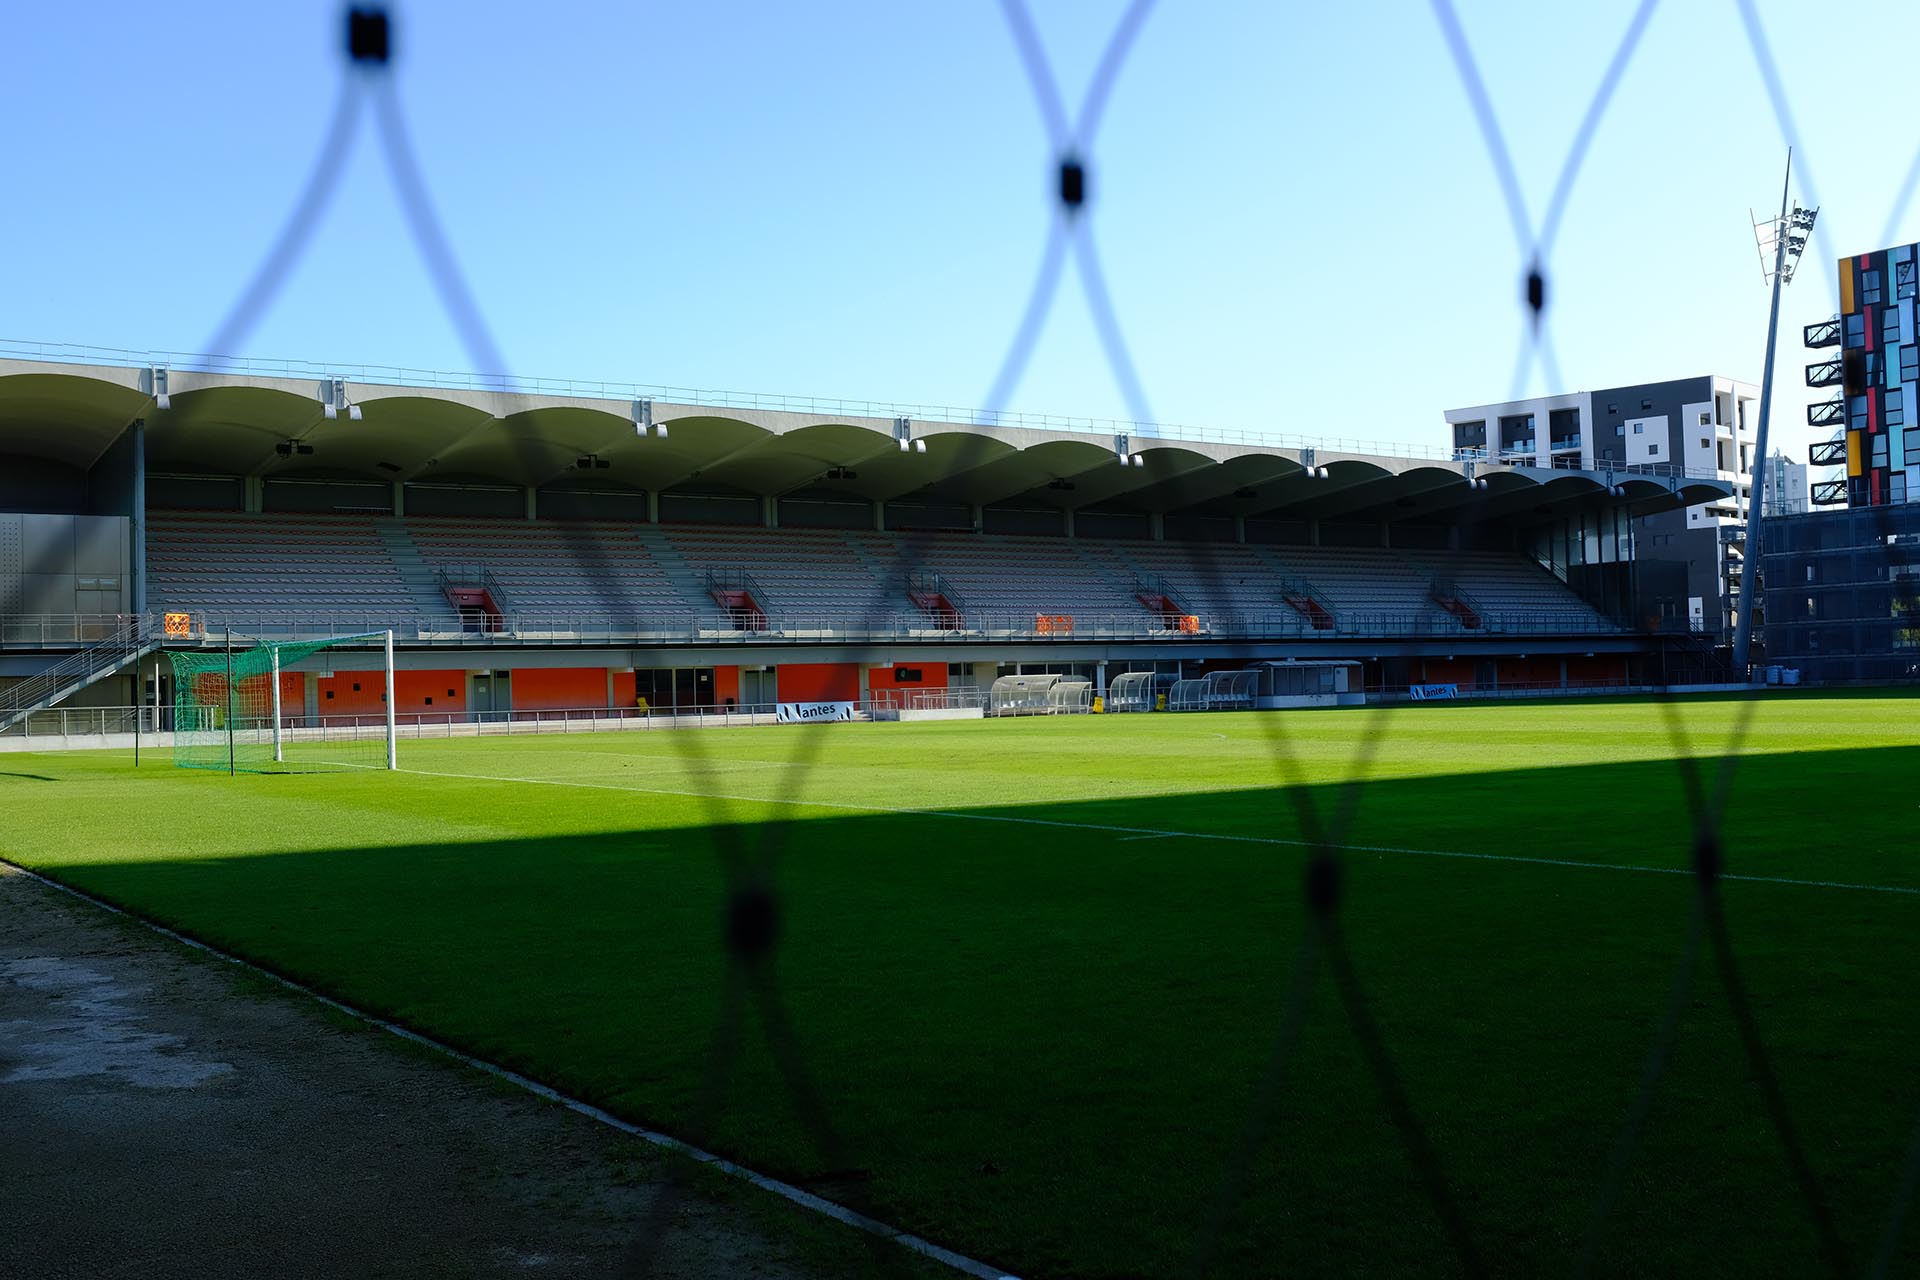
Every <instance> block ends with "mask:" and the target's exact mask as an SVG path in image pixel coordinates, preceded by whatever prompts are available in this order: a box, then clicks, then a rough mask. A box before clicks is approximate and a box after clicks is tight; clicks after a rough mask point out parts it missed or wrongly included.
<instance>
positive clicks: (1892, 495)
mask: <svg viewBox="0 0 1920 1280" xmlns="http://www.w3.org/2000/svg"><path fill="white" fill-rule="evenodd" d="M1887 497H1888V499H1889V500H1891V501H1893V502H1905V501H1906V500H1907V477H1906V476H1905V474H1903V473H1902V472H1899V471H1896V472H1894V473H1893V474H1892V475H1891V476H1888V477H1887Z"/></svg>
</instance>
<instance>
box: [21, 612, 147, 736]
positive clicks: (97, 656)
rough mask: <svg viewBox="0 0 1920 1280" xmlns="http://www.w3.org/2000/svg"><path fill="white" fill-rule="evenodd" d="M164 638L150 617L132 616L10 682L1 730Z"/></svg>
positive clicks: (94, 680)
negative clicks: (104, 635) (102, 636)
mask: <svg viewBox="0 0 1920 1280" xmlns="http://www.w3.org/2000/svg"><path fill="white" fill-rule="evenodd" d="M164 639H165V633H164V631H163V629H162V628H160V627H157V626H155V625H154V624H153V620H152V619H150V618H129V619H128V620H127V622H126V623H125V624H124V625H123V626H121V628H120V629H119V630H118V631H116V632H114V633H113V635H111V636H109V637H108V638H107V639H105V640H102V641H101V642H100V643H99V644H96V645H94V646H93V647H92V648H91V649H82V650H81V651H80V652H79V653H76V654H74V655H72V656H71V657H69V658H66V659H64V660H62V661H61V662H58V663H56V664H55V665H53V666H51V667H48V668H47V669H46V670H45V671H42V672H40V673H39V674H38V675H31V676H28V677H27V678H26V679H25V680H21V681H18V682H16V683H15V684H12V685H9V686H8V687H7V689H6V690H5V691H4V692H0V732H5V731H6V730H8V729H10V728H12V727H13V726H14V725H16V724H18V723H19V722H20V721H22V720H24V719H26V718H27V717H28V716H30V715H32V714H33V713H34V712H36V711H45V710H46V709H47V708H48V707H51V706H54V705H56V704H58V703H60V702H64V701H65V700H66V699H68V698H71V697H72V696H73V695H74V694H76V693H79V692H80V691H81V690H82V689H85V688H86V687H87V686H89V685H92V684H96V683H98V682H99V681H101V680H104V679H106V678H107V677H108V676H110V675H112V674H113V673H114V672H116V671H118V670H120V669H121V668H122V667H125V666H126V665H127V664H129V663H132V662H138V661H139V660H140V659H141V658H144V657H145V656H146V655H147V654H149V653H152V652H153V651H154V650H155V649H158V648H159V647H160V645H161V642H162V641H163V640H164Z"/></svg>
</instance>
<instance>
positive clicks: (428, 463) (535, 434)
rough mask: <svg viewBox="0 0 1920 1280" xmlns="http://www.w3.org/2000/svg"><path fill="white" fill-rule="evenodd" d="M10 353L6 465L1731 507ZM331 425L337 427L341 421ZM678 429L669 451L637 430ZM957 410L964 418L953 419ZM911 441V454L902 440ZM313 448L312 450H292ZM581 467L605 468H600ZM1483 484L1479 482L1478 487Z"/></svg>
mask: <svg viewBox="0 0 1920 1280" xmlns="http://www.w3.org/2000/svg"><path fill="white" fill-rule="evenodd" d="M156 381H157V379H156V376H155V373H154V371H153V369H151V368H148V367H144V366H136V365H131V364H126V365H123V364H116V363H99V364H90V363H81V362H70V361H66V360H58V359H53V360H42V359H0V454H16V455H26V456H30V457H38V458H46V459H52V460H55V461H58V462H61V463H64V464H67V465H71V466H75V467H86V466H90V465H91V464H92V463H93V462H94V461H95V460H96V459H98V458H99V456H100V455H101V454H102V453H104V452H105V451H106V450H107V448H108V447H109V446H110V445H111V444H112V443H113V442H114V441H115V440H116V439H117V438H118V437H119V436H120V435H121V433H123V432H124V431H125V430H127V428H128V427H129V425H130V424H131V423H133V422H134V421H135V420H140V421H143V422H144V423H145V424H146V432H147V465H148V468H149V470H151V471H156V472H182V473H192V474H209V475H229V476H232V475H241V476H263V477H268V478H320V477H335V478H343V477H354V478H371V479H380V480H389V481H408V482H433V483H476V484H509V485H517V486H534V487H550V486H566V485H585V486H588V487H592V488H596V489H631V490H635V491H642V490H653V491H664V490H675V489H677V490H683V491H695V492H737V493H749V494H757V495H773V496H784V495H805V496H845V497H857V498H861V499H868V500H882V501H888V502H895V501H902V500H905V501H915V502H920V501H925V502H952V503H967V504H980V505H1016V506H1043V507H1052V508H1068V509H1080V508H1086V507H1098V508H1102V509H1112V510H1139V511H1151V512H1158V513H1161V514H1177V513H1198V514H1209V515H1243V516H1278V517H1286V518H1291V517H1309V516H1313V517H1320V518H1333V519H1366V520H1396V521H1397V520H1408V519H1414V520H1419V521H1422V522H1428V523H1448V522H1452V521H1455V520H1460V519H1465V518H1467V515H1468V512H1469V511H1471V512H1472V513H1473V516H1474V518H1477V519H1489V518H1501V517H1506V516H1524V515H1527V514H1529V513H1537V514H1541V515H1546V514H1552V513H1553V512H1554V511H1556V510H1557V509H1561V508H1569V509H1570V508H1572V507H1575V506H1580V505H1587V504H1591V503H1593V502H1596V501H1598V502H1608V503H1614V502H1625V503H1627V504H1628V505H1629V506H1630V507H1631V508H1632V509H1633V510H1634V511H1636V512H1651V511H1657V510H1664V509H1668V508H1672V507H1676V506H1686V505H1692V504H1695V503H1700V502H1706V501H1709V500H1713V499H1720V498H1725V497H1728V496H1729V495H1730V493H1731V487H1730V486H1729V485H1728V484H1726V483H1725V482H1723V481H1720V480H1717V479H1713V478H1708V477H1689V476H1686V475H1682V474H1678V473H1675V472H1674V471H1673V470H1672V469H1663V470H1655V469H1644V470H1640V471H1636V472H1633V473H1627V472H1605V473H1602V472H1587V471H1571V470H1548V469H1544V468H1535V467H1501V466H1496V465H1490V464H1488V463H1487V462H1486V461H1484V460H1481V461H1480V462H1478V464H1477V469H1476V464H1475V463H1474V462H1472V461H1461V460H1451V459H1447V458H1444V457H1418V456H1407V455H1405V454H1403V453H1400V452H1386V451H1382V452H1368V451H1366V450H1365V449H1362V448H1356V447H1353V446H1347V447H1344V448H1342V447H1331V446H1326V445H1309V444H1304V443H1300V442H1299V441H1298V439H1297V438H1293V437H1283V436H1282V435H1281V434H1280V433H1279V432H1277V431H1276V432H1275V433H1274V435H1273V436H1272V439H1273V440H1274V441H1279V440H1282V439H1286V440H1289V441H1290V443H1286V444H1281V443H1267V442H1265V440H1264V439H1263V438H1261V437H1258V436H1248V437H1244V438H1241V439H1239V440H1235V441H1224V440H1218V439H1215V440H1208V439H1187V438H1181V437H1180V436H1179V435H1177V434H1174V432H1175V431H1177V430H1178V429H1171V428H1169V429H1162V433H1161V434H1148V433H1144V432H1139V431H1114V430H1106V431H1102V430H1097V429H1090V428H1088V427H1086V426H1082V425H1072V424H1069V425H1062V426H1051V425H1039V426H1034V425H1024V424H1019V423H1016V424H1008V423H1005V422H999V423H994V424H989V425H983V424H981V423H978V422H964V421H950V420H941V419H937V418H930V417H924V416H923V417H910V416H908V415H907V414H906V413H900V414H897V415H896V416H893V417H889V416H883V415H881V414H877V413H874V412H871V410H872V409H873V408H875V407H874V406H867V408H868V409H869V412H865V413H858V414H847V413H843V412H837V411H833V410H829V409H815V408H767V407H757V406H756V407H741V406H738V405H729V406H716V405H711V404H701V403H696V402H693V401H692V399H691V398H689V400H688V402H685V403H681V402H676V401H674V400H670V399H664V398H648V399H647V402H646V404H645V406H644V407H643V405H642V403H641V400H640V399H639V398H636V397H632V396H626V395H617V394H609V393H605V392H598V393H596V392H592V391H588V392H582V391H579V390H573V389H568V390H562V391H554V390H549V389H536V390H518V389H496V388H490V387H484V386H444V385H436V386H414V385H406V384H405V383H403V382H400V381H392V382H372V381H363V380H351V379H350V380H347V381H346V382H345V383H344V386H343V387H341V388H339V389H338V390H337V389H336V384H335V382H334V380H333V379H332V378H329V377H321V376H299V375H297V374H284V373H261V372H225V371H218V370H205V369H202V370H195V369H183V368H179V367H172V368H167V369H165V372H164V383H165V385H164V392H165V397H166V403H165V405H164V407H163V406H162V404H161V403H160V401H159V390H160V388H158V387H156ZM330 408H331V409H332V410H333V413H332V415H331V416H330V415H329V413H328V410H329V409H330ZM648 415H650V418H651V422H652V423H653V424H655V425H656V426H657V427H664V428H665V435H664V437H662V436H661V435H660V434H659V433H658V432H657V431H656V432H643V431H642V430H641V429H640V428H639V426H638V425H637V424H638V422H639V421H640V420H641V419H642V418H643V417H647V416H648ZM954 416H955V417H958V416H959V415H958V414H955V415H954ZM903 438H904V439H905V440H906V441H907V442H908V447H907V448H906V449H905V450H903V449H902V448H901V440H902V439H903ZM289 441H298V442H300V443H302V444H305V445H308V446H311V448H312V452H311V453H310V454H299V453H295V454H293V455H292V456H288V455H284V454H282V453H281V452H279V446H281V445H284V444H286V443H287V442H289ZM582 459H595V460H598V462H602V463H604V464H605V465H604V466H598V465H591V464H590V465H589V466H588V467H587V468H586V469H584V470H583V469H582V468H581V466H580V462H581V460H582ZM1475 480H1478V481H1480V482H1481V483H1480V484H1475V483H1474V481H1475Z"/></svg>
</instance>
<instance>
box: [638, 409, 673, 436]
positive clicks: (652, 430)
mask: <svg viewBox="0 0 1920 1280" xmlns="http://www.w3.org/2000/svg"><path fill="white" fill-rule="evenodd" d="M633 434H634V435H636V436H639V437H640V438H641V439H642V440H644V439H646V438H647V437H648V436H652V437H653V438H654V439H656V440H665V439H666V438H667V424H666V423H664V422H655V421H654V420H653V401H651V400H635V401H634V402H633Z"/></svg>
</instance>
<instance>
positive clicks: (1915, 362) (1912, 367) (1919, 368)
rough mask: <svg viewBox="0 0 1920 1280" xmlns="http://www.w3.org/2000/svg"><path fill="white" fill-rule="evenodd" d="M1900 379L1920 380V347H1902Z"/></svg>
mask: <svg viewBox="0 0 1920 1280" xmlns="http://www.w3.org/2000/svg"><path fill="white" fill-rule="evenodd" d="M1900 381H1902V382H1914V381H1920V347H1916V346H1912V345H1908V346H1904V347H1902V348H1900Z"/></svg>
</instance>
